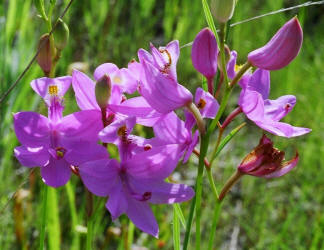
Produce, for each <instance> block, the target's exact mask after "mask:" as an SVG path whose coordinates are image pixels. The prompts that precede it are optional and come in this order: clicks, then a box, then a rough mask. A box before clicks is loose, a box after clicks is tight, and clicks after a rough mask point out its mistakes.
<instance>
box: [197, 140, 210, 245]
mask: <svg viewBox="0 0 324 250" xmlns="http://www.w3.org/2000/svg"><path fill="white" fill-rule="evenodd" d="M208 143H209V137H207V136H201V143H200V156H199V163H198V174H197V180H196V249H197V250H199V249H201V247H200V239H201V235H200V219H201V196H202V181H203V173H204V165H205V164H204V160H205V156H206V154H207V150H208Z"/></svg>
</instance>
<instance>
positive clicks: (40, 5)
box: [34, 0, 47, 20]
mask: <svg viewBox="0 0 324 250" xmlns="http://www.w3.org/2000/svg"><path fill="white" fill-rule="evenodd" d="M34 4H35V7H36V9H37V10H38V12H39V14H40V15H41V16H42V18H44V20H46V19H47V16H46V13H45V7H44V0H35V1H34Z"/></svg>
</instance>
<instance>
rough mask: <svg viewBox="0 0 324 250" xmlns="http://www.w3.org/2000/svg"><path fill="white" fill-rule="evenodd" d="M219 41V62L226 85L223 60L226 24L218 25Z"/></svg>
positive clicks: (224, 60)
mask: <svg viewBox="0 0 324 250" xmlns="http://www.w3.org/2000/svg"><path fill="white" fill-rule="evenodd" d="M219 39H220V54H221V61H222V73H223V74H224V81H225V83H226V84H228V76H227V70H226V59H225V39H226V23H221V24H220V32H219Z"/></svg>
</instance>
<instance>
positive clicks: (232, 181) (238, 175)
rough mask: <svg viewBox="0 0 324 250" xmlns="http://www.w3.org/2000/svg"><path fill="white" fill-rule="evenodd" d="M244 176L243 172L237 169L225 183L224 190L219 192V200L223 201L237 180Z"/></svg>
mask: <svg viewBox="0 0 324 250" xmlns="http://www.w3.org/2000/svg"><path fill="white" fill-rule="evenodd" d="M242 176H243V173H241V172H240V171H236V172H235V173H234V174H233V175H232V176H231V177H230V178H229V179H228V180H227V181H226V183H225V185H224V187H223V188H222V191H221V192H220V194H219V201H222V200H223V199H224V197H225V196H226V194H227V193H228V192H229V191H230V190H231V188H232V187H233V186H234V184H235V183H236V182H238V180H239V179H240V178H241V177H242Z"/></svg>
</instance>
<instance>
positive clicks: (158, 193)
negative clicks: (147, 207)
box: [149, 182, 195, 204]
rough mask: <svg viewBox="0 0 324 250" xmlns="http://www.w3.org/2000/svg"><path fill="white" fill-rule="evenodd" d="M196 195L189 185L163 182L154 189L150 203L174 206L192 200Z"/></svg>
mask: <svg viewBox="0 0 324 250" xmlns="http://www.w3.org/2000/svg"><path fill="white" fill-rule="evenodd" d="M194 195H195V192H194V191H193V189H192V188H191V187H189V186H187V185H184V184H172V183H166V182H163V183H160V184H159V185H156V186H154V187H153V189H152V196H151V199H150V200H149V202H151V203H154V204H163V203H167V204H172V203H178V202H184V201H187V200H190V199H191V198H192V197H193V196H194Z"/></svg>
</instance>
